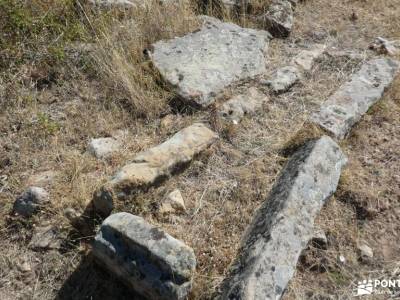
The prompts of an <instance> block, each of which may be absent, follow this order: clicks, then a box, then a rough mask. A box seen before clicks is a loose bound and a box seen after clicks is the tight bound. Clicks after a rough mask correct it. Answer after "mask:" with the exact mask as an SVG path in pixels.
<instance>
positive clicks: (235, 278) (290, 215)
mask: <svg viewBox="0 0 400 300" xmlns="http://www.w3.org/2000/svg"><path fill="white" fill-rule="evenodd" d="M346 161H347V159H346V157H345V156H344V154H343V153H342V151H341V150H340V148H339V146H338V145H337V144H336V143H335V142H334V141H333V140H332V139H331V138H329V137H327V136H323V137H321V138H320V139H318V140H314V141H311V142H309V143H307V144H306V145H305V146H304V147H303V148H301V149H300V150H298V152H296V153H295V154H294V155H293V156H292V158H291V159H290V160H289V161H288V163H287V164H286V166H285V167H284V169H283V171H282V172H281V175H280V176H279V178H278V179H277V181H276V183H275V184H274V186H273V188H272V190H271V192H270V194H269V196H268V198H267V200H266V201H265V202H264V204H263V205H262V207H261V208H260V209H259V211H258V212H257V214H256V216H255V218H254V221H253V222H252V224H251V225H250V227H249V228H248V230H247V231H246V234H245V236H244V238H243V243H242V246H241V248H240V250H239V256H238V259H237V260H236V261H235V262H234V264H233V265H232V268H231V273H230V276H229V277H228V278H227V279H226V281H225V283H224V284H223V287H222V299H224V300H225V299H241V300H247V299H252V300H258V299H259V300H267V299H271V300H272V299H273V300H275V299H280V297H281V296H282V294H283V292H284V290H285V289H286V286H287V284H288V282H289V280H290V279H291V277H292V276H293V274H294V272H295V269H296V264H297V261H298V258H299V256H300V254H301V252H302V250H303V249H304V248H305V247H306V246H307V243H308V241H309V240H310V239H311V237H312V235H313V231H314V230H313V224H314V219H315V217H316V215H317V214H318V212H319V210H320V209H321V207H322V206H323V205H324V203H325V202H326V201H327V199H328V198H329V197H330V196H331V195H332V194H333V193H334V192H335V190H336V188H337V185H338V181H339V177H340V173H341V169H342V167H343V166H344V165H345V163H346Z"/></svg>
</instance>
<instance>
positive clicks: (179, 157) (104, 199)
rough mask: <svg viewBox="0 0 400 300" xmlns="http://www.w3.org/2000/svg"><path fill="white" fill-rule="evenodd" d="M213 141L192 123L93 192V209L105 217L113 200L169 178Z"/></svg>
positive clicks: (210, 133) (204, 129) (208, 132)
mask: <svg viewBox="0 0 400 300" xmlns="http://www.w3.org/2000/svg"><path fill="white" fill-rule="evenodd" d="M216 139H217V135H216V134H215V133H214V132H213V131H211V130H210V129H208V128H207V127H206V126H205V125H203V124H201V123H195V124H193V125H191V126H189V127H187V128H184V129H182V130H181V131H179V132H178V133H176V134H175V135H174V136H173V137H172V138H170V139H169V140H167V141H166V142H164V143H162V144H160V145H158V146H156V147H153V148H151V149H149V150H147V151H144V152H142V153H139V154H138V155H136V156H135V157H134V159H133V160H132V162H131V163H129V164H127V165H125V166H124V167H123V168H122V169H121V170H120V171H119V172H118V173H117V174H116V175H115V176H114V177H113V178H112V179H111V180H110V181H109V182H107V183H106V184H105V185H104V186H103V187H102V188H101V189H100V190H99V191H97V192H96V193H95V196H94V199H93V204H94V207H95V209H96V210H97V211H98V212H99V213H101V214H103V215H105V216H107V215H109V214H110V212H111V211H112V209H113V201H114V199H115V198H126V197H127V196H129V195H132V194H134V193H136V192H138V190H139V189H143V188H147V187H149V186H151V185H153V184H155V183H157V182H159V181H161V180H163V179H166V178H168V177H170V176H171V175H172V174H173V173H174V172H175V171H176V170H177V169H179V168H180V167H182V166H184V165H185V164H187V163H189V162H190V161H191V160H192V159H193V157H194V156H195V155H197V154H199V153H200V152H202V151H203V150H205V149H206V148H207V147H209V146H210V145H211V144H212V143H213V142H214V141H215V140H216Z"/></svg>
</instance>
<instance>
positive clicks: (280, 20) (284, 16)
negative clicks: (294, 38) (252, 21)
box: [261, 0, 293, 38]
mask: <svg viewBox="0 0 400 300" xmlns="http://www.w3.org/2000/svg"><path fill="white" fill-rule="evenodd" d="M261 18H262V19H263V21H264V23H265V27H266V29H267V30H268V31H269V32H270V33H271V34H272V36H274V37H276V38H285V37H288V36H289V34H290V32H291V31H292V26H293V8H292V4H291V3H290V2H289V1H286V0H273V1H272V3H271V4H270V6H269V7H268V11H267V13H266V14H265V15H263V16H262V17H261Z"/></svg>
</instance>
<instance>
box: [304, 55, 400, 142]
mask: <svg viewBox="0 0 400 300" xmlns="http://www.w3.org/2000/svg"><path fill="white" fill-rule="evenodd" d="M399 66H400V65H399V62H397V61H395V60H392V59H389V58H376V59H372V60H370V61H368V62H366V63H365V64H364V65H363V66H362V67H361V69H360V70H359V71H358V72H357V73H355V74H354V75H353V76H351V78H350V80H349V81H347V82H346V83H345V84H343V85H342V86H341V87H340V88H339V89H338V90H337V91H336V92H335V93H334V94H333V95H332V96H330V97H329V98H328V100H326V101H325V102H324V103H323V104H322V106H321V108H320V110H319V112H317V113H315V114H313V115H312V116H311V120H312V121H313V122H315V123H316V124H318V125H319V126H321V127H322V128H324V129H326V130H327V131H329V132H331V133H332V134H333V135H334V136H335V137H336V138H339V139H343V138H344V137H345V136H346V135H347V134H348V133H349V131H350V129H351V128H352V127H353V125H354V124H355V123H357V122H358V121H359V120H360V119H361V117H362V115H363V114H365V113H366V112H367V111H368V109H369V108H370V107H371V106H372V105H373V104H374V103H376V102H377V101H378V100H379V99H380V98H381V97H382V96H383V93H384V91H385V89H386V88H387V87H388V86H389V85H390V83H391V82H392V81H393V79H394V77H395V75H396V73H397V72H398V70H399Z"/></svg>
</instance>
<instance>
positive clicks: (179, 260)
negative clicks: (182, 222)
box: [93, 213, 196, 300]
mask: <svg viewBox="0 0 400 300" xmlns="http://www.w3.org/2000/svg"><path fill="white" fill-rule="evenodd" d="M93 254H94V255H95V257H96V258H97V259H98V261H99V263H100V265H102V266H104V267H106V268H107V269H108V270H110V271H111V272H112V273H114V274H115V275H117V276H118V277H119V278H120V279H121V280H122V281H123V282H124V283H125V284H126V285H127V286H129V287H130V288H132V289H133V290H134V291H135V292H137V293H139V294H141V295H143V296H145V297H147V298H148V299H154V300H183V299H187V296H188V293H189V291H190V289H191V284H192V275H193V273H194V270H195V267H196V258H195V255H194V252H193V250H192V249H191V248H190V247H188V246H186V245H185V244H184V243H183V242H181V241H179V240H176V239H175V238H173V237H172V236H170V235H169V234H167V233H165V232H163V231H162V230H160V229H158V228H157V227H154V226H152V225H150V224H149V223H147V222H146V221H145V220H143V219H142V218H140V217H138V216H134V215H131V214H128V213H117V214H113V215H111V216H109V217H108V218H107V219H106V220H104V222H103V224H102V225H101V228H100V231H99V232H98V234H97V235H96V238H95V241H94V245H93Z"/></svg>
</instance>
